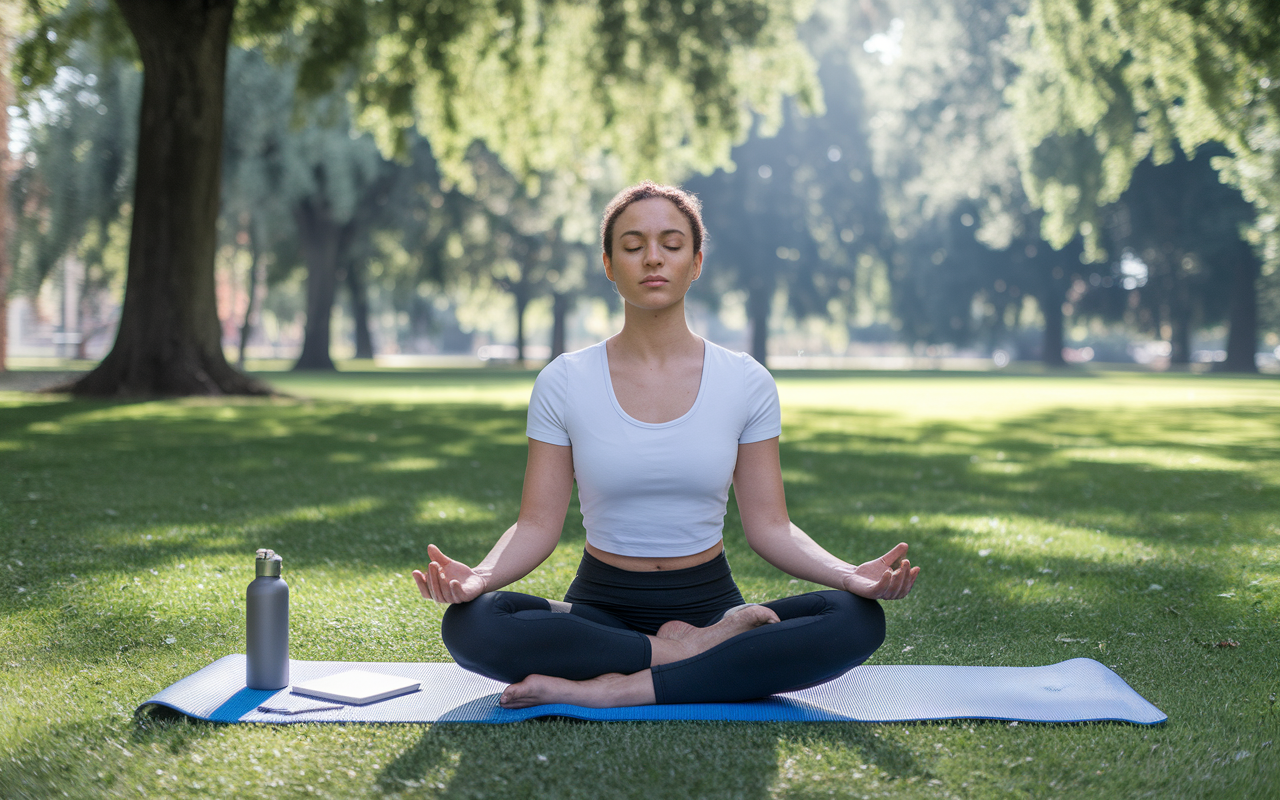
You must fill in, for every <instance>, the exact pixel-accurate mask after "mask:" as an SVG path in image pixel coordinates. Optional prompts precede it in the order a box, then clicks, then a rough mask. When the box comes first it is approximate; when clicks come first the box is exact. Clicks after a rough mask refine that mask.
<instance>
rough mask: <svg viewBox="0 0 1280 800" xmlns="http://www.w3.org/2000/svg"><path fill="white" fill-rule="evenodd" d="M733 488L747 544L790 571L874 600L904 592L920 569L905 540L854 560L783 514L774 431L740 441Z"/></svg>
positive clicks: (786, 571) (895, 596)
mask: <svg viewBox="0 0 1280 800" xmlns="http://www.w3.org/2000/svg"><path fill="white" fill-rule="evenodd" d="M733 493H734V496H735V497H736V498H737V501H738V511H739V513H740V514H741V515H742V529H743V532H744V533H745V534H746V536H747V544H749V545H751V549H752V550H754V551H756V552H757V553H759V554H760V557H761V558H763V559H764V560H765V561H768V562H769V563H770V564H772V565H774V566H775V567H777V568H778V569H780V570H782V571H783V572H785V573H787V574H788V575H791V576H793V577H796V578H800V579H801V580H806V581H813V582H814V583H818V584H821V585H823V586H830V587H831V588H833V589H844V590H845V591H847V592H852V593H853V594H856V595H859V596H861V597H868V598H871V599H873V600H898V599H901V598H903V597H906V596H907V593H908V592H910V591H911V586H912V584H914V583H915V580H916V575H918V574H919V573H920V568H919V567H912V566H911V562H910V561H908V560H907V559H906V554H907V545H906V543H905V542H903V543H901V544H899V545H898V546H896V547H894V548H893V549H892V550H890V551H889V552H888V553H886V554H884V555H883V556H881V557H880V558H876V559H872V560H871V561H867V562H866V563H863V564H859V565H857V566H855V565H853V564H849V563H847V562H845V561H841V560H840V559H838V558H836V557H835V556H833V555H831V554H830V553H828V552H827V551H826V550H824V549H823V548H822V547H821V546H820V545H819V544H818V543H817V542H815V541H814V540H813V539H811V538H809V535H808V534H807V533H805V532H804V531H802V530H800V529H799V528H798V527H796V525H795V524H794V523H793V522H791V517H790V516H789V515H788V514H787V498H786V494H785V492H784V491H783V488H782V465H781V463H780V462H779V460H778V438H777V437H776V436H775V437H774V438H772V439H766V440H764V441H762V442H752V443H750V444H740V445H738V463H737V466H736V467H734V470H733Z"/></svg>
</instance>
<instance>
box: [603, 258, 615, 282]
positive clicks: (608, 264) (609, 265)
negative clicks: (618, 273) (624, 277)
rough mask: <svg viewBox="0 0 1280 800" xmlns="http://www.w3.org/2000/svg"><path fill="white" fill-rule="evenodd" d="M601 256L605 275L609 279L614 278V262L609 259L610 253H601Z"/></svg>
mask: <svg viewBox="0 0 1280 800" xmlns="http://www.w3.org/2000/svg"><path fill="white" fill-rule="evenodd" d="M600 258H601V259H602V260H603V261H604V276H605V277H606V278H608V279H609V280H611V281H612V280H613V262H612V261H610V260H609V254H608V253H601V254H600Z"/></svg>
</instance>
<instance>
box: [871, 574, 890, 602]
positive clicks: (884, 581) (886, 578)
mask: <svg viewBox="0 0 1280 800" xmlns="http://www.w3.org/2000/svg"><path fill="white" fill-rule="evenodd" d="M892 580H893V571H892V570H887V569H886V570H885V571H884V573H883V574H882V575H881V576H880V580H878V581H876V584H875V586H873V587H871V591H870V592H868V593H867V597H869V598H871V599H873V600H874V599H877V598H883V597H884V593H885V589H887V588H889V583H890V581H892Z"/></svg>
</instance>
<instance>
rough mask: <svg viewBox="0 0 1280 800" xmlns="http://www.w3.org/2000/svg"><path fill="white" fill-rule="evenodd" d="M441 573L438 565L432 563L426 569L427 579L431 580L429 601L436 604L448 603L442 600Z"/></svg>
mask: <svg viewBox="0 0 1280 800" xmlns="http://www.w3.org/2000/svg"><path fill="white" fill-rule="evenodd" d="M441 572H442V570H441V569H440V565H439V564H437V563H436V562H434V561H432V562H431V565H430V566H429V567H428V568H427V577H429V578H430V579H431V599H432V600H435V601H436V602H437V603H445V602H448V601H447V600H445V599H444V589H443V588H442V587H441V585H440V584H441V578H442V575H441Z"/></svg>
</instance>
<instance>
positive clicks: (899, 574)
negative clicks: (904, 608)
mask: <svg viewBox="0 0 1280 800" xmlns="http://www.w3.org/2000/svg"><path fill="white" fill-rule="evenodd" d="M902 563H903V564H906V563H907V562H905V561H904V562H902ZM905 577H906V572H905V571H904V570H903V569H895V570H894V571H893V574H892V576H890V578H889V585H888V586H886V587H884V596H885V599H886V600H896V599H897V598H898V592H900V591H901V590H902V579H903V578H905Z"/></svg>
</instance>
